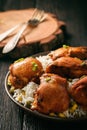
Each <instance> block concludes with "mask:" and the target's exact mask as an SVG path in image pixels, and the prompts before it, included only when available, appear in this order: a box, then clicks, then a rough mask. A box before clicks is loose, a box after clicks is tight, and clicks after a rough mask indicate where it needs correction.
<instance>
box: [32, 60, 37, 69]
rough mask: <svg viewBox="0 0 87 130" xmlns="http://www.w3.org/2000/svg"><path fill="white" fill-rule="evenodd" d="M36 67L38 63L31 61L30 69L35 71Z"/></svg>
mask: <svg viewBox="0 0 87 130" xmlns="http://www.w3.org/2000/svg"><path fill="white" fill-rule="evenodd" d="M37 69H38V64H36V63H35V62H32V70H33V71H36V70H37Z"/></svg>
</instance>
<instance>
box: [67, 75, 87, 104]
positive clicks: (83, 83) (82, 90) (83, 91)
mask: <svg viewBox="0 0 87 130" xmlns="http://www.w3.org/2000/svg"><path fill="white" fill-rule="evenodd" d="M68 90H69V93H70V95H71V96H72V97H73V98H74V99H75V100H76V101H77V102H78V103H79V104H80V105H83V106H87V76H84V77H82V78H81V79H80V80H78V81H77V82H76V83H74V84H73V85H71V86H70V87H69V89H68Z"/></svg>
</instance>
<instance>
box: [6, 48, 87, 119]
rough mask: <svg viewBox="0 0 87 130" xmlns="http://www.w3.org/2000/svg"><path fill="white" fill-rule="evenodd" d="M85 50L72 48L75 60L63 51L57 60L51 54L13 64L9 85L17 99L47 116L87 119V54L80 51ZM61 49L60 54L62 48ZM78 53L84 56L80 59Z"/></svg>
mask: <svg viewBox="0 0 87 130" xmlns="http://www.w3.org/2000/svg"><path fill="white" fill-rule="evenodd" d="M71 48H72V47H71ZM81 48H84V47H76V48H75V47H74V48H73V49H72V50H74V51H75V52H76V54H75V53H73V54H75V55H74V56H75V57H74V56H73V57H71V55H63V52H62V51H61V56H60V57H57V59H55V60H53V59H52V57H51V55H50V54H51V53H48V54H46V55H40V56H38V57H35V58H33V57H27V58H25V59H23V60H21V59H19V60H18V61H16V62H14V63H13V64H11V65H10V67H9V71H10V73H9V76H8V86H9V87H10V89H9V92H10V93H11V94H12V96H13V98H14V99H15V100H16V101H17V102H19V103H21V104H22V105H24V106H25V107H28V108H29V109H31V110H32V111H34V110H35V111H38V112H40V113H43V114H46V115H51V116H56V117H61V118H70V117H71V118H74V117H86V116H87V57H86V51H79V50H80V49H81ZM85 49H86V48H84V49H83V50H85ZM58 50H59V51H58ZM58 50H57V54H58V53H60V50H61V49H60V48H59V49H58ZM77 50H78V51H77ZM74 51H73V52H74ZM55 52H56V51H55V50H54V54H55ZM77 52H79V53H81V54H80V57H79V53H77ZM84 52H85V53H84ZM52 53H53V52H52ZM70 54H71V53H70ZM84 108H85V109H84Z"/></svg>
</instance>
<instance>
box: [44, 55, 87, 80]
mask: <svg viewBox="0 0 87 130" xmlns="http://www.w3.org/2000/svg"><path fill="white" fill-rule="evenodd" d="M46 72H47V73H55V74H58V75H60V76H62V77H67V78H78V77H81V76H82V75H87V61H86V60H85V61H83V60H80V59H78V58H73V57H67V56H66V57H60V58H58V59H57V60H55V61H53V62H52V63H50V64H49V65H48V66H47V67H46Z"/></svg>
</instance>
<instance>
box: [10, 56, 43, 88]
mask: <svg viewBox="0 0 87 130" xmlns="http://www.w3.org/2000/svg"><path fill="white" fill-rule="evenodd" d="M9 70H10V76H9V80H10V82H11V84H12V86H14V87H15V88H22V87H24V86H25V85H26V84H27V83H28V82H29V81H34V82H38V79H39V77H40V76H41V74H42V73H43V67H42V64H41V63H40V61H38V60H37V59H35V58H32V57H30V58H25V59H24V60H22V61H20V62H14V63H13V64H12V65H10V67H9Z"/></svg>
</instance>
